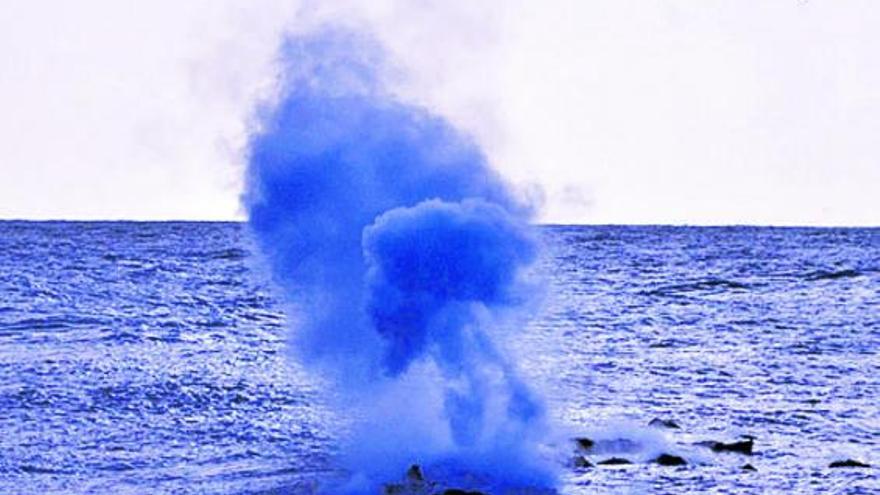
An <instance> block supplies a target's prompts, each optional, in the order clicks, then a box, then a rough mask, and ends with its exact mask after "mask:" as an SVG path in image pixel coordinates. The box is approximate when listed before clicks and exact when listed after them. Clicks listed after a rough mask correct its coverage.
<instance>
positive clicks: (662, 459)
mask: <svg viewBox="0 0 880 495" xmlns="http://www.w3.org/2000/svg"><path fill="white" fill-rule="evenodd" d="M654 462H656V463H657V464H660V465H661V466H687V461H686V460H685V459H684V457H679V456H677V455H672V454H660V456H659V457H657V458H656V459H654Z"/></svg>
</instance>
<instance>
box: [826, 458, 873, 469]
mask: <svg viewBox="0 0 880 495" xmlns="http://www.w3.org/2000/svg"><path fill="white" fill-rule="evenodd" d="M828 467H831V468H869V467H871V465H870V464H865V463H864V462H861V461H857V460H855V459H847V460H845V461H834V462H832V463H831V464H829V465H828Z"/></svg>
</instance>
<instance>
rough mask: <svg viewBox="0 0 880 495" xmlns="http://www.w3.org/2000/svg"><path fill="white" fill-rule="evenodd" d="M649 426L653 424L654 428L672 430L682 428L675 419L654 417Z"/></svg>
mask: <svg viewBox="0 0 880 495" xmlns="http://www.w3.org/2000/svg"><path fill="white" fill-rule="evenodd" d="M648 426H651V427H654V428H669V429H671V430H680V429H681V426H678V423H676V422H675V421H673V420H671V419H660V418H654V419H652V420H651V421H650V422H649V423H648Z"/></svg>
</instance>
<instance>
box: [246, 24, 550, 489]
mask: <svg viewBox="0 0 880 495" xmlns="http://www.w3.org/2000/svg"><path fill="white" fill-rule="evenodd" d="M282 62H283V73H282V82H283V84H282V88H281V93H280V94H279V96H278V100H277V102H276V105H275V106H273V107H272V108H270V109H266V110H265V111H264V112H262V115H261V116H260V117H261V119H260V126H261V127H260V129H259V130H258V131H257V132H256V133H255V134H254V135H253V136H252V138H251V142H250V148H249V161H248V169H247V177H246V179H247V181H246V190H245V194H244V203H245V205H246V208H247V210H248V213H249V221H250V226H251V228H252V230H253V232H254V234H255V237H256V239H257V242H258V244H259V246H260V248H261V250H262V252H263V253H264V255H265V258H266V259H267V261H268V263H269V264H270V265H271V268H272V271H273V274H274V277H275V279H276V281H277V283H278V284H279V285H280V286H281V287H282V288H283V290H284V291H285V293H286V300H287V301H288V303H289V307H290V309H289V316H290V319H291V320H292V321H293V327H294V331H293V332H292V334H293V336H292V339H291V347H292V349H293V352H294V353H295V355H296V356H297V358H298V359H299V360H300V361H301V362H303V363H305V364H306V365H307V366H309V367H311V368H312V369H313V370H315V371H317V372H319V373H321V374H323V375H325V376H328V377H331V378H333V380H334V382H335V383H336V384H337V385H338V389H339V394H338V395H340V396H341V397H342V399H340V401H341V402H345V406H344V407H346V408H351V410H353V411H356V415H357V416H358V421H357V422H356V425H355V426H354V428H353V432H352V434H351V438H350V439H349V442H348V443H349V444H348V445H347V446H346V447H345V453H344V454H343V457H344V458H345V460H346V462H347V463H348V468H349V469H350V470H351V471H352V472H353V473H359V474H361V475H363V477H362V480H364V484H363V485H362V486H361V488H363V489H364V490H370V489H372V488H371V487H370V485H371V483H372V484H375V483H378V482H380V481H382V480H385V481H387V480H388V479H389V477H390V479H396V478H397V477H398V476H399V474H400V473H401V472H403V470H404V469H405V467H406V466H407V465H408V464H409V463H413V462H418V463H422V464H423V465H426V466H434V468H435V472H443V473H445V474H444V476H447V477H449V478H454V477H455V476H456V474H455V473H461V472H468V473H479V474H480V475H483V476H487V477H490V478H492V479H495V480H497V481H496V483H500V484H499V485H498V486H505V485H506V484H507V485H515V484H539V485H545V486H546V485H547V484H549V483H552V476H551V475H550V474H549V471H548V470H547V469H546V467H545V465H544V464H543V463H542V461H541V460H540V459H539V458H538V456H537V455H536V454H535V448H536V446H537V444H538V442H539V440H540V434H541V429H542V425H543V423H544V414H543V409H542V406H541V403H540V401H538V400H537V399H536V398H535V397H534V396H533V395H532V394H531V393H530V391H529V390H528V389H527V387H526V386H525V385H524V384H523V383H522V382H521V380H520V379H519V377H518V376H517V374H516V372H515V369H514V368H513V366H511V364H510V363H509V362H508V361H507V359H506V358H505V356H504V353H503V352H501V351H500V349H499V347H498V346H497V345H496V343H495V340H496V337H497V336H498V333H499V332H501V331H502V330H500V329H502V328H505V325H502V324H500V322H501V321H502V320H504V319H505V317H506V316H509V315H510V314H511V313H515V311H516V310H517V308H520V307H521V306H522V305H523V303H524V302H525V301H526V300H527V299H528V293H529V292H530V290H531V289H533V287H531V286H530V285H529V283H528V282H527V281H526V277H525V274H526V272H527V270H528V269H529V268H530V266H531V264H532V263H533V261H534V260H535V258H536V256H537V245H536V242H535V240H534V238H533V236H532V232H531V230H530V227H529V218H530V215H531V208H530V207H529V206H528V205H526V204H523V203H522V202H521V201H519V200H518V199H517V198H516V197H515V196H514V195H513V194H512V193H511V192H510V190H509V189H508V187H507V186H506V185H505V183H504V182H503V180H502V179H501V178H500V177H499V176H498V175H497V174H496V173H495V172H493V171H492V169H491V168H490V167H489V166H488V165H487V163H486V158H485V156H484V155H483V153H482V152H481V151H480V149H479V148H478V147H477V146H476V145H475V144H474V142H473V141H472V140H471V139H470V138H469V137H467V136H466V135H464V134H462V133H460V132H458V131H457V130H455V129H453V128H452V127H451V126H450V125H449V124H448V123H447V122H445V121H444V120H442V119H440V118H438V117H436V116H433V115H431V114H430V113H428V112H427V111H426V110H424V109H422V108H419V107H415V106H412V105H407V104H404V103H402V102H400V101H398V100H397V99H396V98H394V97H393V95H391V94H390V93H389V92H387V91H386V90H385V89H384V87H383V84H382V83H383V81H382V76H383V74H384V73H385V71H386V68H385V65H384V63H385V62H384V59H383V56H382V51H381V50H380V49H379V48H378V47H377V46H376V45H375V44H374V43H373V42H372V41H371V40H370V39H367V38H364V37H361V36H359V35H357V34H353V33H351V32H346V31H334V30H327V31H322V32H319V33H317V34H312V35H309V36H303V37H297V38H292V39H289V40H288V41H287V42H286V44H285V45H284V47H283V50H282ZM508 327H509V325H508ZM340 407H342V406H340ZM352 486H355V485H352Z"/></svg>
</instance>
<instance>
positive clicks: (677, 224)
mask: <svg viewBox="0 0 880 495" xmlns="http://www.w3.org/2000/svg"><path fill="white" fill-rule="evenodd" d="M247 222H248V221H247V220H246V219H243V220H241V219H229V220H217V219H213V220H212V219H129V218H117V219H113V218H102V219H75V218H73V219H71V218H37V219H33V218H30V219H29V218H0V223H144V224H149V223H239V224H246V223H247ZM532 225H535V226H539V227H680V228H688V227H689V228H737V227H740V228H742V227H748V228H777V229H878V228H880V225H861V224H849V225H834V224H821V225H818V224H817V225H809V224H797V223H779V224H764V223H686V222H684V223H680V222H662V223H655V222H621V223H609V222H595V223H565V222H535V223H533V224H532Z"/></svg>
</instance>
